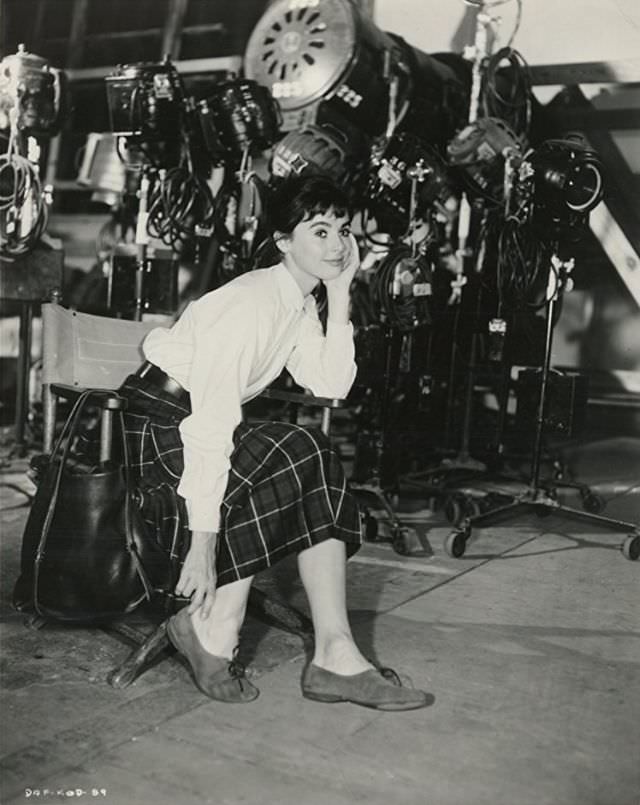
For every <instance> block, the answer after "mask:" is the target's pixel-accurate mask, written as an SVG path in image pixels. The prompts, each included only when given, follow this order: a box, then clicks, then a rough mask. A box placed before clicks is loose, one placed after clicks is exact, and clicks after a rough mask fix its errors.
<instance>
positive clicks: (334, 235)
mask: <svg viewBox="0 0 640 805" xmlns="http://www.w3.org/2000/svg"><path fill="white" fill-rule="evenodd" d="M350 232H351V227H350V225H349V219H348V218H347V216H346V215H345V216H341V217H340V218H337V217H336V216H335V215H334V214H333V212H332V211H331V210H328V211H327V212H325V213H320V214H318V215H315V216H314V217H313V218H309V219H308V220H307V221H301V222H300V223H299V224H298V225H297V226H296V228H295V229H294V230H293V232H292V233H291V234H290V235H285V236H281V237H280V238H279V240H278V246H279V247H280V250H281V251H282V253H283V256H284V263H285V265H286V266H287V268H288V269H289V271H290V272H291V274H292V275H293V277H294V279H295V280H296V281H297V282H298V284H299V285H300V288H301V289H302V292H303V293H304V294H307V293H310V292H311V291H312V290H313V288H315V286H316V285H317V284H318V282H320V281H324V280H332V279H335V278H336V277H338V276H340V273H341V272H342V271H343V270H344V268H345V266H346V265H347V261H348V259H349V253H350V249H351V244H350V239H349V235H350Z"/></svg>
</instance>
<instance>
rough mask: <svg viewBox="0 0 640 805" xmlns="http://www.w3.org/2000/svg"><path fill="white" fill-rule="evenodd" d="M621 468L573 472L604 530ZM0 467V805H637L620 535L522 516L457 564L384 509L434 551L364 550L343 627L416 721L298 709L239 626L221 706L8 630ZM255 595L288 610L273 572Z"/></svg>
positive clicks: (632, 611) (286, 639)
mask: <svg viewBox="0 0 640 805" xmlns="http://www.w3.org/2000/svg"><path fill="white" fill-rule="evenodd" d="M639 459H640V440H633V439H609V440H604V441H601V442H596V443H592V444H590V445H588V446H587V447H585V448H584V449H583V450H581V451H577V452H575V454H574V455H573V456H572V462H573V466H574V469H575V470H576V471H579V472H580V473H582V476H583V480H585V481H589V482H592V483H593V484H594V488H595V489H596V490H597V491H598V492H599V493H600V494H602V496H603V497H605V498H607V500H608V506H607V513H608V514H611V515H615V516H618V517H620V518H622V519H633V520H634V521H636V522H637V521H640V505H639V501H640V489H638V488H635V489H632V487H634V485H635V484H637V483H638V481H639V480H640V472H639V471H638V470H639V467H640V461H639ZM3 467H4V470H3V473H2V476H1V477H0V482H1V483H2V487H1V492H2V513H1V520H0V523H1V526H2V538H1V542H0V548H1V560H2V562H1V571H2V601H1V607H2V608H1V615H2V618H1V632H0V635H1V640H2V678H1V682H2V685H1V687H2V690H1V692H0V695H1V698H0V706H1V713H0V717H1V719H2V725H3V726H2V730H1V735H0V744H1V746H0V755H1V760H0V774H1V783H0V785H1V790H0V801H1V802H2V803H3V804H4V805H14V803H23V802H25V801H27V800H28V799H30V800H32V801H38V802H47V801H50V802H57V801H62V800H68V799H72V800H74V801H79V802H84V803H86V802H92V801H101V800H103V801H105V802H108V803H109V805H138V804H140V805H143V804H144V805H146V803H149V804H151V803H158V804H159V805H165V804H166V805H191V803H193V804H194V805H196V804H197V805H202V803H212V805H241V804H242V805H289V803H290V804H291V805H294V803H295V805H343V804H344V805H347V804H348V805H351V803H359V802H363V803H365V802H366V803H368V805H638V802H640V763H639V762H638V759H639V758H640V563H639V562H630V561H628V560H627V559H625V558H624V557H623V555H622V553H621V551H620V544H621V542H622V539H623V536H624V535H622V534H616V533H612V532H608V531H606V530H602V529H600V530H599V529H596V528H594V527H592V526H590V525H585V524H576V523H571V522H569V521H566V520H562V519H560V518H556V517H555V516H551V517H547V518H544V519H542V518H536V517H531V518H529V519H527V518H519V519H517V520H514V521H512V522H508V523H505V524H503V525H501V526H499V527H497V526H493V527H491V528H487V529H484V530H483V531H482V532H478V535H477V539H475V540H474V541H473V542H472V543H470V544H469V546H468V549H467V553H466V554H465V556H464V557H463V558H462V559H458V560H456V559H452V558H450V557H449V556H447V555H446V553H445V551H444V549H443V541H444V538H445V537H446V535H447V534H448V533H449V531H450V526H449V525H448V524H447V523H446V522H445V521H444V519H443V516H442V514H441V513H439V512H436V513H433V512H431V511H428V510H426V509H421V508H419V507H416V505H415V501H412V505H411V506H409V505H408V504H406V505H405V502H404V501H403V500H401V501H400V503H401V508H402V507H403V506H404V508H405V509H406V510H407V511H408V510H409V508H411V514H410V516H409V515H407V518H408V520H410V522H411V524H412V525H413V526H415V527H416V528H417V529H419V530H420V531H421V533H423V534H424V535H425V536H426V538H427V539H428V542H429V545H430V546H431V548H432V555H429V556H422V557H420V556H412V557H403V556H400V555H398V554H397V553H395V552H394V551H393V550H392V548H391V546H390V545H389V544H387V543H369V544H366V545H365V546H364V548H363V550H362V551H361V552H360V553H359V554H358V555H356V557H355V558H354V559H353V560H352V561H351V562H350V564H349V604H350V611H351V619H352V623H353V627H354V631H355V633H356V635H357V638H358V640H359V642H360V644H361V645H362V647H363V649H364V650H365V651H366V652H367V653H368V654H369V655H370V656H372V657H375V658H376V659H377V660H379V661H381V662H382V663H384V664H386V665H391V666H393V667H395V668H396V670H398V671H399V672H400V673H402V674H403V675H407V676H409V677H410V678H411V679H412V681H413V684H414V685H415V686H417V687H421V688H424V689H426V690H429V691H431V692H432V693H433V694H434V695H435V704H434V705H433V706H432V707H430V708H428V709H425V710H419V711H413V712H407V713H397V714H392V713H378V712H375V711H371V710H367V709H364V708H360V707H357V706H354V705H326V704H318V703H313V702H309V701H307V700H304V699H303V698H302V697H301V694H300V675H301V672H302V669H303V666H304V662H305V657H304V652H303V649H302V645H301V643H300V641H299V640H298V638H296V637H293V636H290V635H285V634H284V633H282V632H279V631H278V630H276V629H273V628H267V627H265V626H264V625H262V624H260V623H257V622H253V621H248V622H247V625H246V629H245V633H244V636H243V644H244V645H243V653H244V655H245V656H246V657H247V658H248V659H249V661H250V668H251V669H252V670H253V673H254V675H255V682H256V684H257V686H258V687H259V688H260V691H261V695H260V697H259V698H258V699H257V701H255V702H253V703H251V704H248V705H242V706H240V705H235V706H234V705H224V704H221V703H216V702H211V701H209V700H207V699H206V698H205V697H204V696H202V695H201V694H200V693H199V692H198V691H197V690H196V689H195V687H194V686H193V683H192V682H191V679H190V677H189V675H188V674H187V672H186V670H185V669H184V668H183V667H182V665H180V664H179V663H177V662H176V661H175V660H166V661H164V662H163V663H162V664H160V665H158V666H156V667H155V668H153V669H151V670H150V671H149V672H147V673H146V674H145V675H144V676H143V677H141V678H140V679H139V680H138V681H137V682H136V683H135V684H134V685H133V686H131V687H129V688H127V689H125V690H114V689H112V688H110V687H109V685H108V684H107V683H106V677H107V674H108V672H109V670H110V669H111V668H112V667H113V666H114V665H115V664H116V663H117V662H118V660H119V659H121V658H122V657H123V656H124V655H125V654H126V652H127V649H126V648H125V647H124V646H123V645H121V644H120V643H118V642H117V641H115V640H114V639H113V638H112V637H110V636H108V635H106V634H104V633H102V632H98V631H87V630H81V629H66V628H59V627H56V628H54V627H48V628H46V629H44V630H41V631H33V630H29V629H28V628H26V627H25V625H24V622H23V618H22V616H20V615H19V614H17V613H15V612H14V611H13V610H12V609H11V608H10V605H9V600H10V593H11V586H12V584H13V580H14V579H15V574H16V572H17V566H18V552H19V547H20V537H21V533H22V528H23V526H24V521H25V518H26V514H27V508H26V507H25V506H24V503H25V502H26V498H25V495H24V493H22V492H20V491H19V490H20V489H28V486H27V484H26V481H25V480H24V474H23V469H24V468H23V467H22V466H21V464H20V462H19V461H15V460H13V461H12V460H8V461H4V463H3ZM261 584H262V586H263V588H264V589H267V590H269V589H272V590H275V591H277V592H278V593H279V594H280V595H284V596H286V597H287V598H288V599H289V600H290V601H292V602H294V603H295V604H296V605H298V606H300V607H302V608H304V607H305V606H306V604H305V601H304V595H303V592H302V590H301V587H300V584H299V582H298V580H297V577H296V575H295V570H294V565H293V564H292V563H282V564H281V565H279V566H278V568H277V569H276V570H274V572H273V573H271V574H270V575H269V576H268V577H266V578H264V579H262V580H261ZM45 791H46V792H47V793H46V794H45V793H44V792H45ZM35 792H40V795H39V797H38V798H37V799H36V793H35Z"/></svg>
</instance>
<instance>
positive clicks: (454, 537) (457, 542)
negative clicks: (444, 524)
mask: <svg viewBox="0 0 640 805" xmlns="http://www.w3.org/2000/svg"><path fill="white" fill-rule="evenodd" d="M470 536H471V531H470V530H469V529H468V528H464V529H461V530H458V531H452V532H451V533H450V534H449V536H448V537H447V540H446V542H445V544H444V549H445V551H446V552H447V553H448V554H449V556H452V557H453V558H454V559H460V557H461V556H463V555H464V552H465V550H466V547H467V540H468V539H469V537H470Z"/></svg>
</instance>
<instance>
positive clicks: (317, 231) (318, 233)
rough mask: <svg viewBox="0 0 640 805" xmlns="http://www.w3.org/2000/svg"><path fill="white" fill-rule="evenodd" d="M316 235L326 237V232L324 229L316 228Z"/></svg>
mask: <svg viewBox="0 0 640 805" xmlns="http://www.w3.org/2000/svg"><path fill="white" fill-rule="evenodd" d="M316 235H317V236H318V237H319V238H326V237H327V233H326V231H325V230H324V229H316Z"/></svg>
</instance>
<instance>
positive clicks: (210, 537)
mask: <svg viewBox="0 0 640 805" xmlns="http://www.w3.org/2000/svg"><path fill="white" fill-rule="evenodd" d="M217 539H218V532H217V531H192V532H191V547H192V548H193V547H194V546H203V547H204V546H205V545H209V544H210V543H213V544H215V542H216V540H217Z"/></svg>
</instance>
